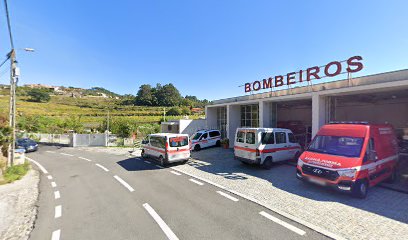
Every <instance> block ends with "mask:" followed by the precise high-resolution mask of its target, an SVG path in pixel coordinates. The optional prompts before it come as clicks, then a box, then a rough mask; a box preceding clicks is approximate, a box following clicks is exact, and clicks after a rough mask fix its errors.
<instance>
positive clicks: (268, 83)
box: [263, 78, 273, 89]
mask: <svg viewBox="0 0 408 240" xmlns="http://www.w3.org/2000/svg"><path fill="white" fill-rule="evenodd" d="M272 80H273V79H272V78H268V79H264V80H263V89H267V88H272Z"/></svg>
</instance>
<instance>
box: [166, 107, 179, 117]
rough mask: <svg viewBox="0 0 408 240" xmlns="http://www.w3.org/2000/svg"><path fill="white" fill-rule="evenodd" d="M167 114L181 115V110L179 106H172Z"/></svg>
mask: <svg viewBox="0 0 408 240" xmlns="http://www.w3.org/2000/svg"><path fill="white" fill-rule="evenodd" d="M166 114H167V115H170V116H179V115H181V110H180V108H178V107H172V108H170V109H169V110H168V111H167V112H166Z"/></svg>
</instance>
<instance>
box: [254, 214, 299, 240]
mask: <svg viewBox="0 0 408 240" xmlns="http://www.w3.org/2000/svg"><path fill="white" fill-rule="evenodd" d="M259 214H261V215H262V216H264V217H266V218H267V219H269V220H271V221H273V222H275V223H277V224H279V225H282V226H284V227H285V228H287V229H289V230H291V231H293V232H295V233H297V234H299V235H302V236H303V235H305V234H306V232H305V231H303V230H301V229H299V228H297V227H295V226H293V225H291V224H289V223H287V222H284V221H282V220H280V219H279V218H276V217H274V216H272V215H270V214H269V213H266V212H264V211H261V212H259Z"/></svg>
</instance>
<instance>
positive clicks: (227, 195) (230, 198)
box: [217, 191, 238, 202]
mask: <svg viewBox="0 0 408 240" xmlns="http://www.w3.org/2000/svg"><path fill="white" fill-rule="evenodd" d="M217 193H218V194H220V195H221V196H224V197H226V198H228V199H229V200H232V201H234V202H238V198H235V197H233V196H231V195H229V194H226V193H225V192H221V191H217Z"/></svg>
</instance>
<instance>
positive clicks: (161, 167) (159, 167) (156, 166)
mask: <svg viewBox="0 0 408 240" xmlns="http://www.w3.org/2000/svg"><path fill="white" fill-rule="evenodd" d="M155 166H156V167H158V168H164V167H162V166H160V165H155Z"/></svg>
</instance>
